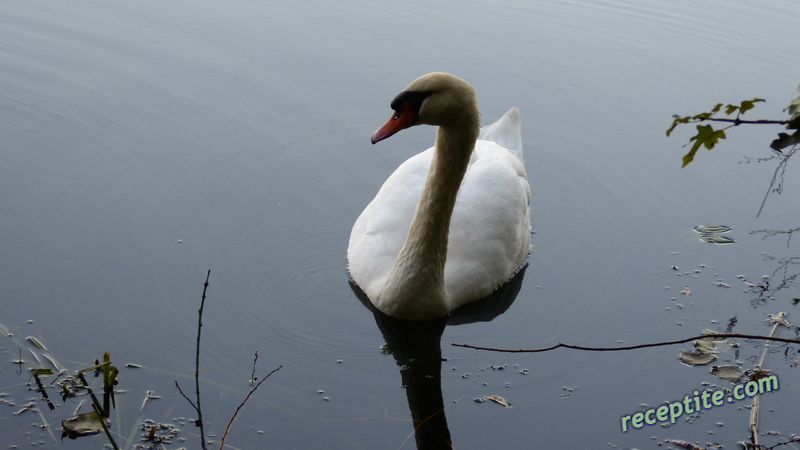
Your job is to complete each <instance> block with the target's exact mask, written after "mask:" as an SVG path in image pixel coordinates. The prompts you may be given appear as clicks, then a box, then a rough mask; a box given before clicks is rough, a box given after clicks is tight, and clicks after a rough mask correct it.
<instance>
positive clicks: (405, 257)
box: [381, 114, 479, 320]
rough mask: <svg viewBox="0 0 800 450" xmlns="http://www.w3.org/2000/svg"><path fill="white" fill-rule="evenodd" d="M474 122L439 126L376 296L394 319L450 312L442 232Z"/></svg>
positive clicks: (472, 137) (471, 146)
mask: <svg viewBox="0 0 800 450" xmlns="http://www.w3.org/2000/svg"><path fill="white" fill-rule="evenodd" d="M478 132H479V121H478V119H477V114H476V118H475V120H474V121H472V120H471V121H469V123H467V124H463V125H461V126H459V127H454V126H450V127H439V129H438V131H437V133H436V149H435V150H434V153H433V161H432V162H431V167H430V170H429V171H428V176H427V179H426V180H425V185H424V186H423V188H422V195H421V196H420V200H419V203H418V204H417V209H416V211H415V213H414V217H413V219H412V221H411V228H410V229H409V232H408V236H407V238H406V241H405V244H404V245H403V247H402V249H401V250H400V253H399V254H398V256H397V259H396V260H395V263H394V265H393V266H392V269H391V271H390V272H389V275H388V277H387V280H386V284H385V285H384V292H382V295H381V297H383V300H385V302H386V303H384V302H381V303H384V304H387V303H391V305H392V306H391V309H393V310H394V311H385V312H387V313H389V314H390V315H394V316H397V317H406V318H415V316H418V317H416V318H417V320H419V319H430V318H435V317H441V316H444V315H445V314H447V313H448V312H449V311H450V308H449V304H448V301H447V292H446V290H445V284H444V266H445V262H446V259H447V236H448V232H449V229H450V218H451V216H452V215H453V208H454V207H455V204H456V196H457V194H458V189H459V187H460V186H461V180H462V179H463V178H464V173H466V171H467V166H468V165H469V160H470V156H471V155H472V151H473V149H474V148H475V141H476V139H477V137H478Z"/></svg>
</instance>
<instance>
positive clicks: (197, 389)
mask: <svg viewBox="0 0 800 450" xmlns="http://www.w3.org/2000/svg"><path fill="white" fill-rule="evenodd" d="M210 277H211V269H209V270H208V273H207V274H206V282H205V283H204V284H203V297H202V298H201V299H200V310H199V311H198V314H197V348H196V350H195V353H194V387H195V394H196V395H197V403H193V402H192V401H191V400H190V399H189V397H187V396H186V394H184V393H183V391H182V390H181V387H180V385H178V382H177V381H176V382H175V387H176V388H178V392H180V393H181V395H182V396H183V398H185V399H186V400H187V401H188V402H189V404H190V405H192V407H193V408H194V409H195V411H197V422H195V425H196V426H197V427H198V428H200V446H201V447H202V448H203V450H207V449H206V437H205V434H204V432H203V411H202V409H201V408H200V333H201V331H202V328H203V308H204V307H205V304H206V291H207V290H208V279H209V278H210Z"/></svg>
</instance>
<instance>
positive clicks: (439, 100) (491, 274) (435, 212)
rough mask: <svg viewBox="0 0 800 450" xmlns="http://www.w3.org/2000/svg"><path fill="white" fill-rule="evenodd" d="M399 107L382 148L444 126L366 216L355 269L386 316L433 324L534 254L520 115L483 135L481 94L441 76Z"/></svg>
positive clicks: (352, 250)
mask: <svg viewBox="0 0 800 450" xmlns="http://www.w3.org/2000/svg"><path fill="white" fill-rule="evenodd" d="M391 107H392V109H394V111H395V112H394V114H393V115H392V117H391V118H390V119H389V121H388V122H386V124H385V125H383V126H382V127H381V128H379V129H378V130H377V131H376V132H375V134H373V135H372V143H373V144H374V143H376V142H378V141H381V140H383V139H386V138H388V137H389V136H391V135H393V134H395V133H397V132H398V131H400V130H402V129H405V128H408V127H411V126H414V125H419V124H428V125H438V126H439V129H438V130H437V133H436V145H435V146H434V147H432V148H430V149H428V150H426V151H424V152H422V153H420V154H418V155H416V156H414V157H412V158H410V159H408V160H407V161H406V162H404V163H403V164H402V165H400V167H398V168H397V170H396V171H395V172H394V173H393V174H392V175H391V176H390V177H389V178H388V179H387V180H386V182H385V183H384V184H383V186H382V187H381V189H380V191H378V194H377V195H376V196H375V199H373V200H372V202H371V203H370V204H369V205H368V206H367V207H366V209H364V212H362V213H361V216H359V218H358V219H357V220H356V222H355V225H353V230H352V232H351V234H350V244H349V246H348V249H347V259H348V266H349V270H350V275H351V276H352V277H353V280H354V281H355V282H356V283H357V284H358V285H359V287H360V288H361V289H362V290H363V291H364V292H365V293H366V294H367V297H369V299H370V301H371V302H372V304H373V305H375V307H376V308H377V309H379V310H380V311H382V312H384V313H385V314H388V315H390V316H392V317H396V318H399V319H409V320H431V319H435V318H439V317H442V316H444V315H446V314H448V313H449V312H450V311H452V310H453V309H456V308H458V307H459V306H461V305H464V304H466V303H469V302H472V301H475V300H479V299H481V298H483V297H485V296H486V295H488V294H489V293H491V292H492V291H493V290H494V289H496V288H497V287H499V286H500V285H502V284H503V283H504V282H505V281H507V280H508V279H509V278H511V277H512V276H513V275H514V274H515V273H516V271H517V270H518V269H519V267H520V266H521V265H522V263H523V262H524V260H525V258H526V257H527V255H528V253H529V252H530V238H531V225H530V208H529V206H528V204H529V202H530V196H531V190H530V185H529V184H528V179H527V176H526V174H525V167H524V165H523V163H522V139H521V136H520V119H519V110H517V108H512V109H511V110H510V111H509V112H507V113H506V114H505V115H504V116H503V117H502V118H501V119H500V120H498V121H497V122H496V123H494V124H492V125H490V126H488V127H485V128H483V129H480V112H479V111H478V102H477V98H476V95H475V90H474V89H473V88H472V86H470V85H469V84H468V83H467V82H466V81H464V80H462V79H461V78H458V77H456V76H454V75H450V74H446V73H439V72H435V73H429V74H427V75H424V76H422V77H420V78H418V79H416V80H414V82H412V83H411V84H410V85H409V86H408V87H407V88H406V90H405V91H403V92H401V93H400V94H399V95H398V96H397V97H395V99H394V100H393V101H392V103H391ZM459 186H460V189H459Z"/></svg>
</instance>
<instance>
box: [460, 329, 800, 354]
mask: <svg viewBox="0 0 800 450" xmlns="http://www.w3.org/2000/svg"><path fill="white" fill-rule="evenodd" d="M707 338H742V339H761V340H765V341H778V342H787V343H790V344H800V339H790V338H782V337H777V336H760V335H753V334H741V333H717V334H701V335H699V336H692V337H688V338H685V339H677V340H674V341H663V342H653V343H649V344H638V345H628V346H621V347H585V346H580V345H572V344H563V343H558V344H556V345H552V346H550V347H544V348H534V349H517V350H514V349H506V348H491V347H479V346H477V345H469V344H456V343H452V344H450V345H451V346H453V347H464V348H472V349H475V350H487V351H491V352H504V353H539V352H547V351H550V350H555V349H557V348H560V347H563V348H571V349H573V350H585V351H591V352H609V351H618V350H635V349H638V348H646V347H661V346H664V345H673V344H682V343H684V342H689V341H694V340H697V339H707Z"/></svg>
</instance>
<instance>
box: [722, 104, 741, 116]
mask: <svg viewBox="0 0 800 450" xmlns="http://www.w3.org/2000/svg"><path fill="white" fill-rule="evenodd" d="M737 109H739V107H738V106H736V105H726V106H725V115H726V116H730V115H731V113H732V112H734V111H736V110H737Z"/></svg>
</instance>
